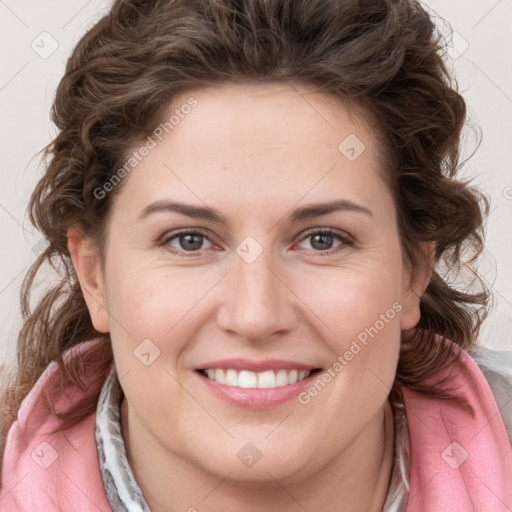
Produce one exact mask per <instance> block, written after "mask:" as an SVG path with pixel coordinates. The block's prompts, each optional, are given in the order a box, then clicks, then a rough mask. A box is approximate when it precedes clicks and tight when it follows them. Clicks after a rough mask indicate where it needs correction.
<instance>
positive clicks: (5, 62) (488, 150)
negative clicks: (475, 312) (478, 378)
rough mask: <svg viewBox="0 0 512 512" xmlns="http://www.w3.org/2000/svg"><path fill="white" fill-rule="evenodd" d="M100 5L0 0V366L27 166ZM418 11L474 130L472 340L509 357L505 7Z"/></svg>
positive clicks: (9, 333)
mask: <svg viewBox="0 0 512 512" xmlns="http://www.w3.org/2000/svg"><path fill="white" fill-rule="evenodd" d="M109 5H110V1H105V0H89V1H81V0H80V1H69V0H52V1H45V2H40V1H35V0H23V1H21V2H20V1H17V2H16V1H15V0H0V44H1V47H2V52H1V55H0V69H1V75H0V108H1V117H0V119H1V121H0V130H1V134H0V136H1V141H2V158H1V171H0V177H1V187H0V229H1V234H2V244H1V266H0V361H2V360H11V359H12V357H13V354H14V349H15V342H16V336H17V332H18V330H19V328H20V325H21V313H20V307H19V290H20V287H21V282H22V279H23V276H24V274H25V273H26V271H27V269H28V268H29V266H30V264H31V262H32V261H33V260H34V259H35V254H36V253H37V252H38V251H40V250H41V243H40V240H41V237H40V236H39V235H38V234H37V233H34V232H33V231H32V230H31V229H30V225H29V223H28V220H27V217H26V213H25V210H26V206H27V202H28V198H29V196H30V193H31V190H32V189H33V187H34V185H35V183H36V181H37V177H38V175H39V170H38V168H37V160H34V161H32V162H31V161H30V160H31V158H32V157H33V156H34V155H35V154H36V153H37V152H38V151H39V150H41V149H42V148H43V146H44V145H46V144H47V143H48V142H50V140H51V139H52V137H53V136H54V135H55V128H54V127H53V126H52V125H51V123H50V121H49V110H50V106H51V103H52V100H53V96H54V93H55V89H56V87H57V84H58V81H59V79H60V77H61V75H62V73H63V71H64V66H65V62H66V59H67V57H68V55H69V54H70V52H71V49H72V48H73V46H74V44H76V42H77V41H78V40H79V38H80V37H81V36H82V35H83V34H84V32H85V31H86V30H87V29H88V28H89V27H90V26H91V25H92V24H93V23H94V22H95V21H96V20H98V19H99V18H100V17H101V16H102V14H103V13H104V12H105V11H106V10H108V7H109ZM425 5H426V6H428V8H430V9H431V10H433V11H434V12H435V13H437V14H438V15H439V16H441V17H442V18H444V19H445V20H447V21H448V22H449V23H450V25H451V27H452V28H453V30H454V32H455V33H456V34H455V36H454V37H453V39H452V41H453V42H452V47H451V49H450V57H449V65H450V66H451V68H452V69H454V70H455V72H456V74H457V76H458V80H459V84H460V88H461V91H462V92H463V94H464V97H465V98H466V100H467V103H468V107H469V115H470V120H471V121H472V122H474V123H476V124H477V125H478V126H480V128H481V130H482V132H483V141H482V144H481V146H480V148H479V149H478V151H477V153H476V154H475V155H474V157H473V158H472V159H471V161H470V162H469V163H468V164H467V166H466V172H467V174H468V175H471V176H474V177H475V183H476V184H478V185H479V186H481V187H483V188H484V189H485V190H486V191H487V192H488V193H489V194H490V195H491V199H492V206H491V215H490V218H489V221H488V230H487V250H486V253H485V257H484V259H483V261H482V267H481V268H482V271H483V272H484V276H485V277H486V279H487V280H488V281H489V282H493V283H494V285H493V290H494V294H495V297H496V303H495V307H494V308H493V311H492V313H491V315H490V317H489V318H488V320H487V321H486V323H485V325H484V328H483V331H482V333H481V342H482V343H483V344H485V345H486V346H488V347H491V348H495V349H502V350H505V349H506V350H512V265H511V264H510V261H511V256H512V235H511V233H512V229H511V223H512V222H511V221H512V169H511V168H512V166H511V164H512V152H511V150H510V148H511V146H512V142H511V134H512V129H511V128H512V59H511V58H510V49H511V48H512V31H511V30H510V20H511V19H512V0H498V1H496V0H486V1H484V0H481V1H477V0H448V1H447V0H428V1H427V2H425ZM57 45H58V47H56V46H57ZM54 47H56V49H54ZM469 136H470V134H469ZM471 140H472V139H471V138H469V141H470V143H471Z"/></svg>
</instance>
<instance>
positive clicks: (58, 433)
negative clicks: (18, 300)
mask: <svg viewBox="0 0 512 512" xmlns="http://www.w3.org/2000/svg"><path fill="white" fill-rule="evenodd" d="M95 344H96V341H91V342H87V343H83V344H80V345H78V346H76V347H74V348H73V349H71V351H70V352H68V353H66V360H69V359H70V358H72V357H80V358H82V357H83V356H84V355H85V354H87V353H90V351H91V350H93V348H94V346H96V345H95ZM61 377H62V375H61V371H60V368H59V366H58V365H57V364H56V363H51V364H50V365H49V366H48V367H47V368H46V370H45V371H44V373H43V374H42V375H41V377H40V378H39V379H38V381H37V383H36V384H35V385H34V387H33V388H32V390H31V391H30V393H29V394H28V395H27V396H26V398H25V400H24V401H23V403H22V405H21V407H20V410H19V412H18V418H17V420H16V421H15V423H14V424H13V425H12V426H11V428H10V430H9V432H8V434H7V439H6V442H5V447H4V453H3V457H2V468H1V471H2V473H1V479H0V484H1V486H0V502H1V503H2V510H5V511H6V512H8V511H11V510H12V511H15V510H23V511H25V510H26V511H28V510H48V511H54V510H55V511H57V510H83V511H89V510H105V511H108V510H110V508H109V507H108V502H107V500H106V496H105V493H104V489H103V484H102V480H101V474H100V469H99V461H98V455H97V450H96V442H95V436H94V430H95V416H96V411H95V410H93V411H92V412H91V411H87V412H85V413H83V414H81V415H80V416H79V417H78V420H77V421H75V422H74V423H73V424H72V426H71V427H69V428H63V427H62V424H61V421H60V419H59V417H57V416H56V415H55V414H53V412H52V411H54V410H56V411H57V412H61V411H69V410H70V408H73V407H75V408H76V407H77V406H78V408H80V404H81V403H83V401H84V400H86V399H87V398H88V397H89V396H91V395H92V394H93V393H95V388H96V387H97V386H98V385H100V384H102V379H101V378H99V377H101V376H99V375H94V374H91V373H88V372H85V374H84V375H83V383H84V388H83V389H80V388H78V387H76V386H73V385H71V384H69V385H67V386H65V387H64V388H63V389H62V392H61V393H59V395H58V396H56V395H55V390H56V389H58V388H59V387H60V386H55V384H56V383H58V384H60V381H59V379H60V378H61Z"/></svg>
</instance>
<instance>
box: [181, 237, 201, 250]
mask: <svg viewBox="0 0 512 512" xmlns="http://www.w3.org/2000/svg"><path fill="white" fill-rule="evenodd" d="M180 245H181V247H182V249H185V250H186V251H194V250H197V249H201V245H203V235H181V236H180Z"/></svg>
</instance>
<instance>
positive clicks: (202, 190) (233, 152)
mask: <svg viewBox="0 0 512 512" xmlns="http://www.w3.org/2000/svg"><path fill="white" fill-rule="evenodd" d="M157 130H158V131H157V132H156V133H157V135H158V137H157V136H156V135H154V134H155V132H153V135H152V139H153V140H154V142H155V144H154V147H152V149H151V150H150V151H149V152H148V153H147V155H146V156H145V157H144V158H143V159H141V160H140V162H138V163H137V165H136V166H135V167H134V168H133V170H132V171H131V172H130V175H129V179H128V181H129V183H128V184H127V185H128V186H127V189H128V190H127V194H128V195H130V196H131V197H129V198H128V199H129V200H130V201H131V203H132V204H139V203H140V204H141V203H144V202H146V203H147V202H148V201H149V200H155V199H160V197H155V196H158V195H161V196H162V197H161V198H162V199H164V198H165V195H166V194H167V193H168V192H169V191H173V193H174V191H176V193H180V194H184V195H185V196H186V197H182V199H185V200H188V199H191V200H192V201H194V202H197V199H198V197H199V198H202V197H204V198H205V199H206V198H207V199H208V200H217V199H218V200H220V199H223V200H224V202H226V200H227V195H228V194H231V195H233V194H234V195H236V197H238V198H242V199H243V200H248V199H251V200H253V201H256V200H258V199H260V200H261V201H263V200H267V201H271V200H272V199H275V200H278V199H279V198H281V199H283V194H284V195H288V196H289V197H290V199H293V198H294V200H295V201H297V200H298V199H299V198H300V195H302V194H306V193H308V194H309V195H310V196H311V197H310V199H311V200H314V199H315V198H314V195H315V194H317V195H321V194H324V193H325V192H326V191H333V190H334V191H335V189H340V191H341V192H343V190H345V191H347V192H349V193H352V194H353V198H354V199H356V197H355V196H359V197H358V198H357V199H359V200H366V201H367V202H368V201H370V202H371V195H372V194H375V193H377V190H376V188H375V187H377V188H379V187H382V185H383V184H384V183H383V181H382V179H381V177H380V176H381V175H382V174H383V166H382V165H381V155H380V151H379V146H378V144H377V140H376V137H375V136H374V133H373V131H372V128H371V127H370V126H369V123H368V121H367V118H365V117H363V116H362V115H360V110H357V109H356V108H355V106H353V105H345V104H344V103H343V102H342V101H340V100H339V99H338V98H336V97H334V96H332V95H329V94H324V93H317V92H311V89H309V90H308V88H306V87H304V86H298V85H293V86H291V85H289V84H224V85H221V86H215V87H210V88H206V89H204V88H203V89H197V90H190V91H186V92H183V93H181V94H179V95H177V96H176V97H175V98H174V99H173V101H172V102H171V104H170V105H169V106H168V108H167V109H166V112H165V115H164V116H163V119H162V123H161V124H160V128H157ZM136 150H137V148H135V151H136ZM372 182H373V185H374V186H373V187H372ZM127 194H124V195H125V196H126V195H127ZM298 194H299V195H298ZM194 196H195V197H194ZM233 197H234V196H233Z"/></svg>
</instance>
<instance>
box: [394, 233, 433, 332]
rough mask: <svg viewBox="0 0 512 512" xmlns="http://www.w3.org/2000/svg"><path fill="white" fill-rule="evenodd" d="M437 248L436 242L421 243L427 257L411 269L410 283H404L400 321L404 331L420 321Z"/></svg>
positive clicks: (421, 248) (422, 250)
mask: <svg viewBox="0 0 512 512" xmlns="http://www.w3.org/2000/svg"><path fill="white" fill-rule="evenodd" d="M435 248H436V246H435V243H434V242H421V243H420V250H421V252H422V253H423V255H424V256H425V257H424V259H423V261H421V262H419V263H418V264H417V265H416V266H415V267H414V268H413V269H411V271H410V274H409V279H408V280H407V281H408V282H406V283H404V292H403V297H402V316H401V319H400V329H401V330H402V331H405V330H407V329H412V328H413V327H416V325H417V324H418V322H419V321H420V318H421V312H420V301H421V297H422V296H423V293H424V292H425V290H426V288H427V286H428V283H429V282H430V278H431V277H432V269H433V267H434V263H435V262H434V257H435Z"/></svg>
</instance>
